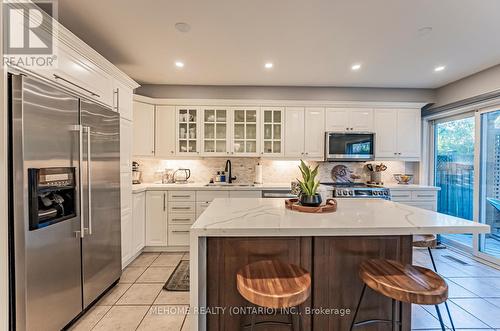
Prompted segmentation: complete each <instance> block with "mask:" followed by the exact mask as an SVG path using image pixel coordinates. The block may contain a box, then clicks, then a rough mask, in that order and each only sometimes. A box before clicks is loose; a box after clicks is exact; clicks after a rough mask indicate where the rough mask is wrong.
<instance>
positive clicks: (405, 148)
mask: <svg viewBox="0 0 500 331" xmlns="http://www.w3.org/2000/svg"><path fill="white" fill-rule="evenodd" d="M374 117H375V134H376V136H375V139H376V140H375V157H376V158H390V159H404V160H418V159H419V158H420V148H421V133H420V126H421V117H420V109H376V110H375V116H374Z"/></svg>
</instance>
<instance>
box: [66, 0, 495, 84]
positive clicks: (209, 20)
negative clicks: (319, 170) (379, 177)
mask: <svg viewBox="0 0 500 331" xmlns="http://www.w3.org/2000/svg"><path fill="white" fill-rule="evenodd" d="M58 3H59V20H60V21H61V22H62V24H63V25H65V26H66V27H67V28H69V29H70V30H71V31H73V32H74V33H75V34H76V35H77V36H79V37H80V38H81V39H83V40H84V41H85V42H87V43H88V44H89V45H91V46H92V47H94V48H95V49H96V50H97V51H98V52H100V53H101V54H102V55H104V56H105V57H106V58H107V59H108V60H110V61H111V62H113V63H114V64H115V65H117V66H118V67H119V68H121V69H122V70H123V71H125V72H126V73H127V74H129V75H130V76H131V77H132V78H134V79H135V80H137V81H138V82H140V83H143V84H189V85H283V86H363V87H410V88H436V87H440V86H442V85H445V84H447V83H450V82H452V81H455V80H457V79H460V78H462V77H465V76H468V75H470V74H473V73H475V72H478V71H480V70H483V69H486V68H488V67H491V66H493V65H496V64H498V63H500V42H499V40H498V32H499V31H500V19H498V18H499V16H498V15H499V14H498V13H500V1H498V0H481V1H477V0H460V1H457V0H440V1H436V0H418V1H415V0H377V1H373V0H372V1H367V0H342V1H341V0H307V1H304V0H251V1H248V0H210V1H207V0H198V1H196V0H177V1H174V0H168V1H158V0H142V1H137V0H85V1H82V0H59V2H58ZM177 22H186V23H189V25H190V26H191V30H190V31H189V32H187V33H182V32H179V31H177V30H176V29H175V27H174V25H175V23H177ZM424 27H432V31H431V32H430V33H425V32H422V31H420V29H421V28H424ZM176 61H182V62H184V63H185V66H184V68H182V69H179V68H177V67H176V66H175V62H176ZM266 62H273V63H274V67H273V68H272V69H265V68H264V64H265V63H266ZM355 63H360V64H361V65H362V67H361V69H360V70H358V71H352V70H351V66H352V65H353V64H355ZM438 65H444V66H446V69H445V70H443V71H441V72H434V68H435V67H436V66H438Z"/></svg>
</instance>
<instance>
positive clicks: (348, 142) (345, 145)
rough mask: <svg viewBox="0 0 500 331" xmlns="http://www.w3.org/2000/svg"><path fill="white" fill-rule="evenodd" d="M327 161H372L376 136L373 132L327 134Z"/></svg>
mask: <svg viewBox="0 0 500 331" xmlns="http://www.w3.org/2000/svg"><path fill="white" fill-rule="evenodd" d="M325 139H326V141H325V159H326V160H327V161H361V162H362V161H371V160H373V159H374V155H375V134H374V133H372V132H348V133H347V132H346V133H343V132H327V133H326V134H325Z"/></svg>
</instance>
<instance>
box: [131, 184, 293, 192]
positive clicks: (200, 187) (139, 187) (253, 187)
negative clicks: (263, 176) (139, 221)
mask: <svg viewBox="0 0 500 331" xmlns="http://www.w3.org/2000/svg"><path fill="white" fill-rule="evenodd" d="M287 189H290V183H270V184H250V185H248V184H245V183H234V184H222V185H210V186H207V183H186V184H160V183H142V184H134V185H132V192H133V193H140V192H143V191H146V190H147V191H162V190H196V191H219V190H232V191H262V190H287Z"/></svg>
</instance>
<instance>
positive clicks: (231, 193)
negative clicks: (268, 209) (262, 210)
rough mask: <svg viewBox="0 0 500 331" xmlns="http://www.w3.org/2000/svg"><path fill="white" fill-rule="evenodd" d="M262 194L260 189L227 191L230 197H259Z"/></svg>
mask: <svg viewBox="0 0 500 331" xmlns="http://www.w3.org/2000/svg"><path fill="white" fill-rule="evenodd" d="M261 196H262V192H261V191H255V190H252V191H229V197H230V198H260V197H261Z"/></svg>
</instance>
